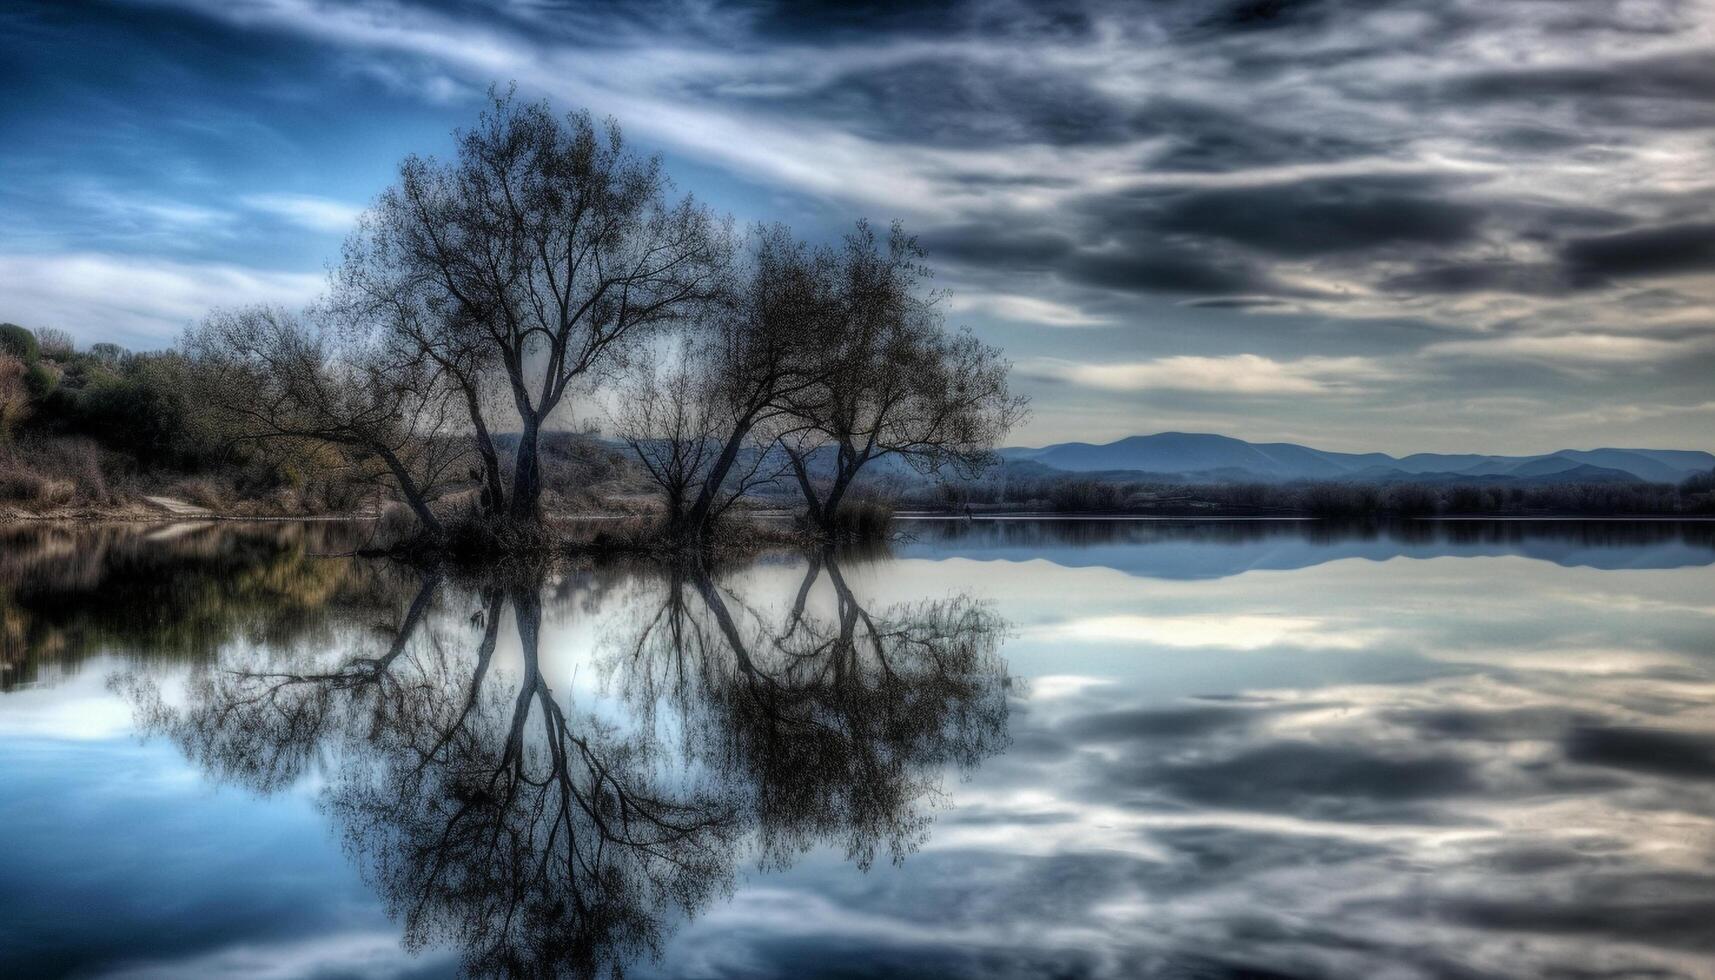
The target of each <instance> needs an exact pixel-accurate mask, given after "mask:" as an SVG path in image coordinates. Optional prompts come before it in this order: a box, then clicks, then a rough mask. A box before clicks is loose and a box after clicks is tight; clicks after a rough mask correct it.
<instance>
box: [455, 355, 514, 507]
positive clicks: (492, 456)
mask: <svg viewBox="0 0 1715 980" xmlns="http://www.w3.org/2000/svg"><path fill="white" fill-rule="evenodd" d="M460 387H462V388H463V389H464V396H465V403H466V404H467V405H468V406H469V408H470V421H471V428H472V429H473V430H474V431H475V433H476V451H477V453H478V454H479V455H481V456H482V484H483V496H484V497H485V498H487V499H486V503H485V505H484V507H483V509H484V510H485V511H487V512H488V513H490V514H498V513H500V512H501V511H502V510H503V509H504V508H505V507H506V488H505V487H504V486H502V485H501V482H500V454H499V453H496V452H495V451H494V439H493V437H492V436H490V435H489V434H488V423H487V422H486V421H484V419H483V417H482V404H481V402H480V401H479V400H478V397H477V392H476V389H474V388H472V387H470V386H468V385H461V386H460Z"/></svg>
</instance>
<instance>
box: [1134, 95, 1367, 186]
mask: <svg viewBox="0 0 1715 980" xmlns="http://www.w3.org/2000/svg"><path fill="white" fill-rule="evenodd" d="M1130 130H1131V133H1132V135H1135V136H1142V137H1155V138H1160V139H1163V140H1165V141H1167V144H1168V148H1167V149H1166V150H1165V151H1164V152H1162V153H1161V154H1160V155H1158V156H1156V157H1154V158H1153V159H1151V160H1150V161H1149V165H1150V167H1151V169H1154V170H1167V171H1187V172H1193V173H1197V172H1202V173H1220V172H1227V171H1232V170H1235V169H1243V168H1246V167H1273V166H1282V165H1285V164H1290V163H1327V162H1331V161H1334V160H1343V159H1349V158H1351V157H1357V156H1362V155H1365V154H1371V153H1377V152H1380V151H1381V149H1382V147H1381V146H1379V145H1378V144H1376V143H1375V142H1373V141H1370V140H1364V139H1359V138H1356V137H1353V136H1349V135H1346V134H1341V133H1332V132H1323V131H1319V130H1316V129H1313V128H1297V129H1294V128H1287V127H1282V126H1277V125H1271V124H1270V123H1268V122H1267V121H1265V120H1261V119H1258V118H1256V117H1255V116H1251V115H1246V114H1241V113H1235V112H1231V111H1228V110H1226V109H1223V108H1221V107H1220V106H1218V105H1215V104H1212V103H1210V102H1193V101H1188V100H1182V99H1157V100H1155V101H1153V102H1151V103H1149V104H1148V105H1146V106H1145V107H1144V108H1143V109H1142V110H1140V111H1139V112H1137V113H1136V114H1135V115H1134V116H1132V117H1131V119H1130Z"/></svg>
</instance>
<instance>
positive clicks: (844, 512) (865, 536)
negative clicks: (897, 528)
mask: <svg viewBox="0 0 1715 980" xmlns="http://www.w3.org/2000/svg"><path fill="white" fill-rule="evenodd" d="M892 530H893V505H892V504H889V503H886V502H885V501H881V500H876V499H873V498H870V499H863V500H849V501H847V502H845V503H843V504H841V505H840V507H839V509H838V510H836V511H835V512H834V526H833V528H832V531H833V536H834V537H835V538H837V539H839V540H841V541H881V540H884V539H886V537H887V536H888V534H890V533H891V532H892Z"/></svg>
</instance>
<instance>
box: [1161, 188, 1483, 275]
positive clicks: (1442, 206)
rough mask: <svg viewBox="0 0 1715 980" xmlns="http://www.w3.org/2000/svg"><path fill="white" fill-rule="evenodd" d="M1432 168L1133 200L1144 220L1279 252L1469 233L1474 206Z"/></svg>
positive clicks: (1440, 241)
mask: <svg viewBox="0 0 1715 980" xmlns="http://www.w3.org/2000/svg"><path fill="white" fill-rule="evenodd" d="M1449 183H1450V182H1449V181H1448V180H1447V179H1446V178H1443V177H1438V176H1395V175H1387V176H1372V177H1329V178H1321V179H1316V180H1302V181H1294V182H1290V183H1278V184H1264V185H1260V186H1254V187H1232V188H1216V189H1210V190H1199V191H1190V192H1185V193H1180V194H1175V195H1171V196H1168V197H1165V198H1163V199H1160V200H1149V201H1144V202H1140V203H1139V207H1138V209H1137V210H1138V217H1139V218H1140V219H1141V220H1142V221H1143V222H1144V223H1145V224H1146V225H1147V226H1149V227H1153V228H1157V229H1160V230H1162V231H1164V232H1169V233H1173V232H1178V233H1182V234H1187V235H1198V236H1203V237H1211V238H1222V239H1226V240H1228V241H1231V242H1235V243H1237V244H1240V245H1244V246H1247V247H1250V248H1254V249H1257V250H1259V251H1263V252H1270V253H1273V254H1276V255H1282V256H1289V257H1291V256H1306V255H1317V254H1328V253H1335V252H1351V251H1359V250H1367V249H1378V248H1385V247H1389V246H1396V245H1429V246H1448V245H1456V244H1459V243H1462V242H1466V241H1469V240H1471V238H1472V237H1473V236H1474V235H1475V234H1476V232H1477V227H1478V224H1479V222H1480V221H1481V219H1482V216H1483V212H1482V210H1481V209H1479V208H1477V207H1475V206H1473V205H1470V204H1466V203H1462V202H1460V201H1457V200H1451V199H1449V197H1448V195H1447V192H1448V190H1449V189H1450V188H1449Z"/></svg>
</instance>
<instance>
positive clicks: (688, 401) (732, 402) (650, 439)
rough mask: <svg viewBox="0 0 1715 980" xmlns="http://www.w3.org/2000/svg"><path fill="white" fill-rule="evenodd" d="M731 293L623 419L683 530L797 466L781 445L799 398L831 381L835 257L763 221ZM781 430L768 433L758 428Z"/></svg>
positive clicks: (702, 526)
mask: <svg viewBox="0 0 1715 980" xmlns="http://www.w3.org/2000/svg"><path fill="white" fill-rule="evenodd" d="M752 242H753V247H752V249H751V251H750V252H749V254H748V256H747V261H746V263H745V266H744V268H743V269H742V270H740V272H739V274H738V275H736V276H734V277H733V280H732V285H731V288H730V290H729V291H728V293H727V295H725V296H724V297H723V298H722V300H721V301H720V302H718V303H711V304H708V305H706V306H705V307H704V308H703V314H704V315H703V316H702V317H700V318H699V319H698V320H697V321H696V322H695V323H694V324H693V325H692V327H691V330H690V331H689V335H688V336H687V338H686V340H685V342H684V343H683V344H682V345H681V347H680V348H679V350H678V351H677V356H676V357H675V358H674V359H673V361H672V363H671V364H670V365H669V366H667V367H665V368H662V367H658V366H657V365H656V364H655V363H654V362H653V361H649V362H646V363H645V365H644V366H643V370H641V371H639V372H637V373H636V374H635V375H634V378H633V381H632V383H631V384H630V385H629V386H628V388H627V390H626V391H625V392H624V394H623V395H622V397H621V399H620V408H619V412H618V424H617V428H618V430H619V432H620V435H621V437H622V438H624V439H625V441H626V442H627V443H628V444H630V445H631V447H632V449H633V451H634V452H636V454H637V456H638V458H639V459H641V460H642V461H643V465H644V467H645V469H646V470H648V472H649V474H650V476H651V477H652V478H653V479H654V480H655V482H656V483H657V484H658V485H659V486H660V487H661V488H662V490H663V492H664V494H665V496H666V503H667V512H668V525H669V531H670V533H671V535H672V536H674V537H675V538H677V539H680V540H686V541H692V540H696V539H699V538H701V537H702V536H704V535H705V534H706V533H707V531H708V529H709V527H710V526H711V524H712V522H713V521H714V520H716V519H718V518H719V517H720V515H721V514H722V513H723V512H725V511H726V510H727V508H729V507H731V506H732V504H733V503H734V502H736V501H737V500H738V499H739V498H740V497H742V496H743V495H744V494H745V493H746V492H747V491H749V490H751V489H753V488H754V487H756V486H759V485H762V484H766V483H771V482H773V481H774V480H775V479H777V478H778V477H779V476H781V475H782V473H783V472H784V469H785V461H784V457H782V456H781V455H780V454H779V453H775V452H771V450H772V447H773V443H774V440H775V439H776V438H778V435H779V433H780V432H781V431H790V430H791V429H792V428H794V426H793V425H791V424H787V425H786V426H784V427H783V428H782V427H772V428H771V427H769V426H768V425H766V423H770V422H773V421H774V420H776V419H781V418H784V417H786V415H787V413H788V410H789V407H790V406H791V404H792V403H793V402H794V400H796V399H799V398H802V397H804V396H805V394H806V393H807V392H808V391H809V390H810V389H811V388H813V387H815V386H816V385H817V384H819V383H821V381H822V380H823V378H822V375H821V372H822V371H824V370H825V369H827V367H828V366H829V365H828V361H827V359H826V358H825V357H823V356H822V352H821V350H820V336H821V332H822V329H823V328H822V326H821V324H822V321H823V320H825V319H826V318H827V316H828V314H829V312H830V310H831V309H832V306H833V303H832V292H831V289H830V284H831V277H830V272H831V270H832V269H833V268H834V265H835V263H834V261H833V256H832V255H831V254H830V253H828V252H827V251H825V250H816V249H811V248H810V247H808V246H807V245H805V244H804V243H803V242H800V241H798V240H796V239H794V238H793V237H792V235H791V233H790V232H789V231H788V230H787V229H786V228H785V227H783V226H779V225H771V226H765V227H761V228H758V229H757V230H755V231H754V232H753V234H752ZM761 429H770V434H769V436H768V437H766V438H760V439H759V438H756V437H755V434H756V433H757V432H758V431H759V430H761Z"/></svg>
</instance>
